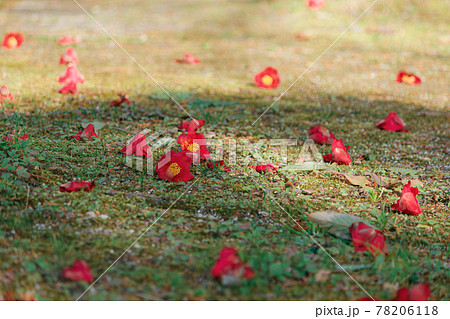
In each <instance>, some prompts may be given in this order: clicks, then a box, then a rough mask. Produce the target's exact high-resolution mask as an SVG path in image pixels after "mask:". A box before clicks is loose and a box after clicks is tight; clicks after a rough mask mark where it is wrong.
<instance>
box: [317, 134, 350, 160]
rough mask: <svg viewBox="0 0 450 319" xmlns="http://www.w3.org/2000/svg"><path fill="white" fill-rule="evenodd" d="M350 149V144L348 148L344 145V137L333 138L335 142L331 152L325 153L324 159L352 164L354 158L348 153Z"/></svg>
mask: <svg viewBox="0 0 450 319" xmlns="http://www.w3.org/2000/svg"><path fill="white" fill-rule="evenodd" d="M349 149H350V145H349V146H347V148H346V147H345V145H344V142H343V141H342V138H340V139H338V140H336V139H335V140H333V143H332V144H331V153H330V154H327V155H324V157H323V160H324V161H325V162H333V163H337V164H344V165H350V164H351V162H352V159H351V158H350V155H349V154H348V150H349Z"/></svg>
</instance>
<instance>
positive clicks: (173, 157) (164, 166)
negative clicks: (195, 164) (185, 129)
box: [156, 150, 194, 182]
mask: <svg viewBox="0 0 450 319" xmlns="http://www.w3.org/2000/svg"><path fill="white" fill-rule="evenodd" d="M187 153H188V151H181V152H174V151H173V150H171V151H170V152H167V153H166V154H164V155H163V156H162V157H161V158H160V160H159V161H158V164H156V173H157V174H158V177H159V178H161V179H163V180H166V181H170V182H188V181H190V180H191V179H193V178H194V175H192V173H191V164H192V157H190V156H189V155H188V154H187Z"/></svg>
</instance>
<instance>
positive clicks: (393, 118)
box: [375, 112, 409, 132]
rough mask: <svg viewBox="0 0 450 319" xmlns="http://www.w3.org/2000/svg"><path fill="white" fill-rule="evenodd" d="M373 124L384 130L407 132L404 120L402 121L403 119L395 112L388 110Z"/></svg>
mask: <svg viewBox="0 0 450 319" xmlns="http://www.w3.org/2000/svg"><path fill="white" fill-rule="evenodd" d="M375 126H377V127H379V128H381V129H383V130H386V131H392V132H409V131H408V130H407V129H405V126H406V125H405V122H403V120H402V119H401V118H400V117H399V116H398V115H397V113H395V112H390V113H389V115H388V116H387V117H386V118H385V119H384V120H382V121H381V122H378V123H376V124H375Z"/></svg>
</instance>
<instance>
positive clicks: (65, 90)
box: [58, 83, 77, 94]
mask: <svg viewBox="0 0 450 319" xmlns="http://www.w3.org/2000/svg"><path fill="white" fill-rule="evenodd" d="M58 93H61V94H75V93H77V84H76V83H66V84H64V85H63V86H62V87H61V88H60V89H59V90H58Z"/></svg>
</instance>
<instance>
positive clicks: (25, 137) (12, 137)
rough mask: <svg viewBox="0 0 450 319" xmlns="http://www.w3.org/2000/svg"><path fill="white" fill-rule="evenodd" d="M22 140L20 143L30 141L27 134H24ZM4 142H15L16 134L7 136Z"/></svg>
mask: <svg viewBox="0 0 450 319" xmlns="http://www.w3.org/2000/svg"><path fill="white" fill-rule="evenodd" d="M19 138H20V142H22V141H24V140H28V135H27V134H23V135H22V136H19ZM3 140H4V141H7V142H14V141H15V140H16V136H15V135H14V134H10V135H7V136H5V137H4V138H3Z"/></svg>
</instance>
